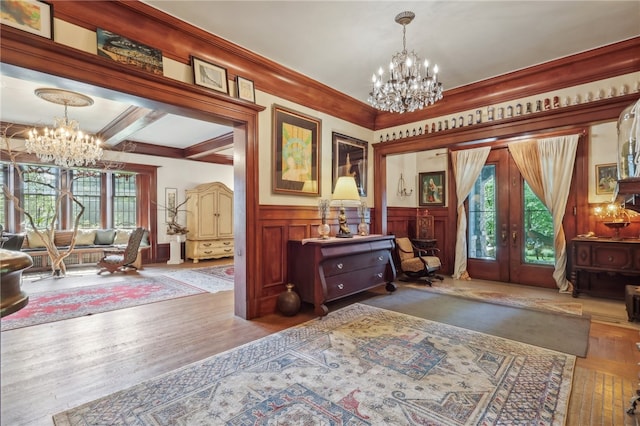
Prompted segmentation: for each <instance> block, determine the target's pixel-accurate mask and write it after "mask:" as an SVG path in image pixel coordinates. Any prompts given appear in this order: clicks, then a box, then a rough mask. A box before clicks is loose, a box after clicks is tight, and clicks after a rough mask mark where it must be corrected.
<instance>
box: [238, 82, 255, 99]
mask: <svg viewBox="0 0 640 426" xmlns="http://www.w3.org/2000/svg"><path fill="white" fill-rule="evenodd" d="M236 92H237V95H238V99H242V100H245V101H249V102H254V103H255V101H256V90H255V88H254V87H253V81H251V80H247V79H246V78H244V77H240V76H237V77H236Z"/></svg>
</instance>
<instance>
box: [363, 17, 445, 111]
mask: <svg viewBox="0 0 640 426" xmlns="http://www.w3.org/2000/svg"><path fill="white" fill-rule="evenodd" d="M415 16H416V15H415V13H413V12H408V11H407V12H402V13H399V14H398V15H396V18H395V21H396V22H397V23H398V24H400V25H402V51H401V52H398V53H396V54H395V55H393V57H392V58H391V63H390V64H389V77H388V79H387V80H386V81H384V79H385V75H384V70H383V69H382V67H380V69H379V70H378V73H377V74H375V73H374V74H373V77H372V78H371V82H372V86H373V87H372V90H371V92H370V93H369V99H368V102H369V104H370V105H371V106H373V107H374V108H376V109H378V110H380V111H389V112H398V113H403V112H413V111H415V110H417V109H423V108H424V107H425V106H428V105H431V104H434V103H435V102H437V101H439V100H440V99H442V83H441V82H439V81H438V66H437V65H435V66H434V67H433V71H432V70H431V69H430V68H429V61H427V60H425V61H424V62H422V60H421V59H420V58H419V57H418V55H417V54H416V53H415V52H414V51H411V52H408V51H407V39H406V31H407V25H408V24H410V23H411V21H413V18H415Z"/></svg>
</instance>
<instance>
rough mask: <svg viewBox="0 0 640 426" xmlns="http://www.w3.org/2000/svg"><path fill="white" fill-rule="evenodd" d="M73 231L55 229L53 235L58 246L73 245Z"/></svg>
mask: <svg viewBox="0 0 640 426" xmlns="http://www.w3.org/2000/svg"><path fill="white" fill-rule="evenodd" d="M72 236H73V231H55V233H54V235H53V243H54V244H55V245H56V247H68V246H70V245H71V237H72Z"/></svg>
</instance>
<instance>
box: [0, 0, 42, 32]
mask: <svg viewBox="0 0 640 426" xmlns="http://www.w3.org/2000/svg"><path fill="white" fill-rule="evenodd" d="M0 22H1V23H2V24H4V25H8V26H10V27H13V28H17V29H19V30H22V31H26V32H28V33H31V34H36V35H39V36H42V37H45V38H48V39H53V9H52V6H51V5H50V4H49V3H45V2H43V1H37V0H15V1H2V2H0Z"/></svg>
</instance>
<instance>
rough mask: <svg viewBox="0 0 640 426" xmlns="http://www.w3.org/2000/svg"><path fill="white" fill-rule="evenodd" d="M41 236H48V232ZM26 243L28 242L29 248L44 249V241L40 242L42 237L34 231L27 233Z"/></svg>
mask: <svg viewBox="0 0 640 426" xmlns="http://www.w3.org/2000/svg"><path fill="white" fill-rule="evenodd" d="M42 234H43V235H44V234H48V231H44V232H42ZM27 241H29V248H43V247H46V246H45V245H44V241H42V237H41V236H40V235H38V234H37V233H36V231H33V230H31V231H27Z"/></svg>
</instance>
